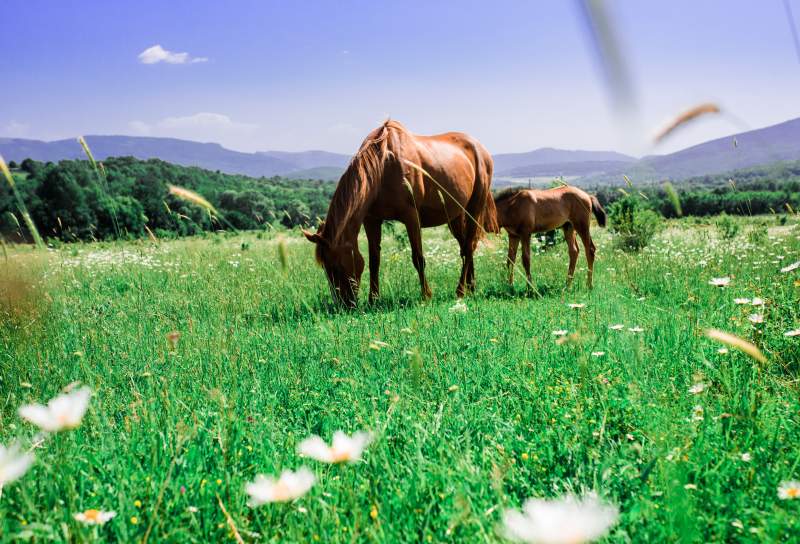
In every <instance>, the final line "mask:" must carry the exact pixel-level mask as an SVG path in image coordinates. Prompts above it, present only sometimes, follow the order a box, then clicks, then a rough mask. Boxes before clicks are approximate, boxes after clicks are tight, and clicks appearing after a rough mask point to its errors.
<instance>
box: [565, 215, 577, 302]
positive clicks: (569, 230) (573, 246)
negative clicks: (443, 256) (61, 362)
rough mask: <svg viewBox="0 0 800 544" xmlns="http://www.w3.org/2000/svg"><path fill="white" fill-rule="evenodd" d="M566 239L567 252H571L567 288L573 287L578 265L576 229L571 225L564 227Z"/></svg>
mask: <svg viewBox="0 0 800 544" xmlns="http://www.w3.org/2000/svg"><path fill="white" fill-rule="evenodd" d="M563 229H564V239H565V240H566V241H567V251H569V269H568V270H567V287H569V286H570V285H572V277H573V276H574V275H575V265H576V264H577V263H578V254H579V253H580V250H579V249H578V241H577V240H576V239H575V228H574V227H573V226H572V224H571V223H567V224H566V225H564V227H563Z"/></svg>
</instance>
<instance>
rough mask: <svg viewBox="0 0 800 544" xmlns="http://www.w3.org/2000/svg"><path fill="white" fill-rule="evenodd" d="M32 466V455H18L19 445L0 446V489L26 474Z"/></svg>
mask: <svg viewBox="0 0 800 544" xmlns="http://www.w3.org/2000/svg"><path fill="white" fill-rule="evenodd" d="M31 464H33V454H32V453H20V451H19V444H11V445H10V446H9V447H7V448H6V447H5V446H3V445H0V488H2V487H3V486H4V485H5V484H7V483H10V482H13V481H14V480H17V479H19V478H21V477H22V475H23V474H25V473H26V472H28V469H29V468H31Z"/></svg>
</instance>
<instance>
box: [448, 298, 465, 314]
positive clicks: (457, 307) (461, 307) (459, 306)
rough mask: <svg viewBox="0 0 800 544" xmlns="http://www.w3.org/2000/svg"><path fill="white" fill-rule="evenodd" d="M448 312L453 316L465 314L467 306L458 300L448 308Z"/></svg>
mask: <svg viewBox="0 0 800 544" xmlns="http://www.w3.org/2000/svg"><path fill="white" fill-rule="evenodd" d="M450 311H451V312H452V313H454V314H465V313H467V305H466V304H465V303H464V301H463V300H459V301H457V302H456V303H455V304H453V305H452V306H450Z"/></svg>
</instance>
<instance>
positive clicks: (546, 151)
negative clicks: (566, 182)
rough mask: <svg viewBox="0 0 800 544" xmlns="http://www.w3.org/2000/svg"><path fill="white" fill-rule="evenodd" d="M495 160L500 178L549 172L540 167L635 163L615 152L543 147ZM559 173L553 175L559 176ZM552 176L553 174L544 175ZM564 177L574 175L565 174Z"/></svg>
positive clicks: (496, 156)
mask: <svg viewBox="0 0 800 544" xmlns="http://www.w3.org/2000/svg"><path fill="white" fill-rule="evenodd" d="M493 158H494V171H495V174H497V175H499V176H535V175H539V174H528V173H524V172H525V171H526V170H525V169H528V168H530V167H537V168H532V169H531V170H532V171H533V170H548V169H546V168H545V169H539V168H538V167H541V166H545V165H548V166H550V167H552V168H550V169H549V170H550V171H557V170H558V168H556V166H559V165H560V168H561V169H564V168H567V169H569V167H568V166H567V165H569V164H573V163H587V162H594V163H604V162H607V163H612V164H617V165H621V164H624V163H629V162H635V161H636V159H635V158H634V157H629V156H628V155H623V154H622V153H617V152H615V151H580V150H565V149H553V148H551V147H543V148H541V149H536V150H535V151H528V152H527V153H498V154H497V155H493ZM559 174H561V172H557V173H556V174H553V175H559ZM542 175H551V174H542ZM563 175H573V174H567V173H563Z"/></svg>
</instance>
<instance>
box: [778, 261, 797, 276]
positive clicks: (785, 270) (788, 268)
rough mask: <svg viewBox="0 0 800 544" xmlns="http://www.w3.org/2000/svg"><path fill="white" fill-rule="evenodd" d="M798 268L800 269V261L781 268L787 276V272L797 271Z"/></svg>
mask: <svg viewBox="0 0 800 544" xmlns="http://www.w3.org/2000/svg"><path fill="white" fill-rule="evenodd" d="M798 268H800V261H797V262H796V263H792V264H790V265H789V266H784V267H783V268H781V272H783V273H784V274H786V273H787V272H791V271H792V270H797V269H798Z"/></svg>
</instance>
